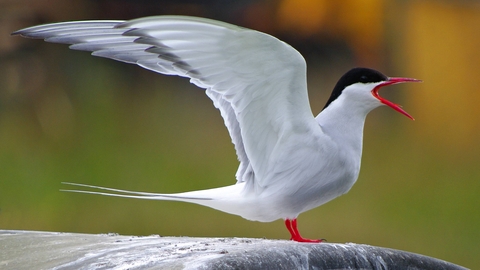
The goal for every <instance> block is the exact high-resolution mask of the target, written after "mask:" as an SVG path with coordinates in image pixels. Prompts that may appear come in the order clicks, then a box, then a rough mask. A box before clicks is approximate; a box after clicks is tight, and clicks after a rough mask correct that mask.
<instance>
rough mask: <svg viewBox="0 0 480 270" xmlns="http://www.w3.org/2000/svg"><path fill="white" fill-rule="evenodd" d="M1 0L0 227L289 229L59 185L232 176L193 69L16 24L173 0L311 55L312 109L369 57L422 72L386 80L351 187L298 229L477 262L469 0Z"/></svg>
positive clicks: (228, 149) (274, 234)
mask: <svg viewBox="0 0 480 270" xmlns="http://www.w3.org/2000/svg"><path fill="white" fill-rule="evenodd" d="M198 2H199V1H181V0H177V1H146V0H144V1H133V0H96V1H94V0H71V1H63V0H17V1H8V0H0V22H1V23H0V36H1V38H0V59H1V61H0V229H17V230H45V231H62V232H85V233H105V232H116V233H120V234H133V235H149V234H160V235H166V236H182V235H186V236H212V237H266V238H278V239H287V238H288V232H287V231H286V229H285V228H284V226H283V224H282V222H281V221H276V222H273V223H257V222H250V221H246V220H243V219H242V218H240V217H236V216H232V215H228V214H224V213H221V212H217V211H214V210H211V209H208V208H204V207H201V206H196V205H188V204H184V203H175V202H158V201H140V200H132V199H120V198H108V197H101V196H92V195H85V194H71V193H62V192H59V189H61V188H65V186H62V185H61V184H60V182H62V181H67V182H78V183H86V184H93V185H100V186H110V187H116V188H122V189H129V190H138V191H149V192H180V191H188V190H195V189H205V188H212V187H217V186H222V185H228V184H232V183H234V182H235V180H234V174H235V171H236V167H237V165H238V163H237V161H236V157H235V152H234V149H233V146H232V145H231V143H230V138H229V137H228V132H227V131H226V129H225V127H224V126H223V120H222V119H221V117H220V114H219V113H218V112H217V111H216V110H215V108H214V107H213V106H212V104H211V101H210V100H209V99H208V98H207V97H206V96H205V95H204V93H203V91H202V90H201V89H198V88H196V87H195V86H193V85H190V84H189V83H188V81H187V80H185V79H181V78H176V77H168V76H162V75H158V74H155V73H153V72H149V71H146V70H143V69H141V68H139V67H136V66H133V65H127V64H123V63H118V62H115V61H112V60H107V59H101V58H95V57H90V56H89V55H88V53H85V52H77V51H71V50H69V49H68V48H67V46H65V45H58V44H47V43H45V42H42V41H38V40H37V41H34V40H26V39H22V38H19V37H11V36H10V33H11V32H13V31H15V30H18V29H20V28H23V27H27V26H31V25H36V24H41V23H49V22H57V21H66V20H83V19H132V18H136V17H142V16H150V15H162V14H175V15H192V16H200V17H208V18H213V19H218V20H222V21H226V22H230V23H233V24H237V25H241V26H244V27H249V28H253V29H257V30H260V31H265V32H267V33H270V34H272V35H275V36H277V37H279V38H281V39H282V40H284V41H286V42H288V43H290V44H291V45H292V46H294V47H295V48H297V49H298V50H299V51H300V52H301V53H302V54H303V55H304V56H305V58H306V60H307V63H308V73H309V74H308V75H309V78H308V80H309V95H310V102H311V104H312V110H313V112H314V114H317V113H318V112H319V111H320V110H321V108H322V107H323V105H324V103H325V101H326V99H327V98H328V96H329V94H330V91H331V89H332V88H333V86H334V84H335V82H336V80H337V79H338V78H339V77H340V76H341V75H342V74H343V73H344V72H345V71H347V70H348V69H350V68H352V67H355V66H366V67H371V68H375V69H378V70H381V71H382V72H384V73H386V74H387V75H389V76H402V77H414V78H418V79H422V80H424V83H423V84H415V85H402V86H395V87H391V88H390V89H388V90H387V89H386V90H383V92H382V95H384V96H385V97H387V98H388V99H391V100H393V101H394V102H398V103H400V104H402V105H403V106H404V108H405V109H406V110H407V111H408V112H409V113H410V114H412V115H413V116H414V117H415V118H416V121H414V122H413V121H410V120H409V119H407V118H406V117H403V116H402V115H400V114H398V113H396V112H394V111H393V110H391V109H388V108H380V109H377V110H375V111H373V112H372V113H371V114H370V115H369V117H368V119H367V123H366V127H365V137H364V138H365V142H364V156H363V164H362V171H361V174H360V178H359V180H358V182H357V184H356V185H355V186H354V187H353V188H352V190H351V191H350V192H349V193H348V194H346V195H344V196H342V197H340V198H338V199H336V200H334V201H332V202H330V203H328V204H326V205H324V206H322V207H319V208H317V209H314V210H312V211H309V212H307V213H304V214H302V215H301V216H300V217H299V227H300V230H301V231H302V233H303V234H304V236H305V237H310V238H326V239H328V240H329V241H330V242H355V243H364V244H370V245H376V246H383V247H389V248H394V249H401V250H406V251H410V252H416V253H421V254H424V255H428V256H433V257H437V258H441V259H444V260H447V261H451V262H453V263H457V264H460V265H463V266H466V267H469V268H475V267H479V266H480V257H479V256H478V254H480V245H479V244H478V243H479V242H480V215H479V211H480V170H479V160H480V147H479V145H480V144H479V143H478V138H479V137H480V119H479V118H480V106H479V105H478V103H479V101H480V89H478V86H477V85H478V82H477V80H478V78H480V66H479V63H480V50H479V48H480V4H479V2H478V1H467V0H464V1H453V0H450V1H449V0H444V1H427V0H422V1H400V0H397V1H382V0H363V1H359V0H357V1H354V0H344V1H326V0H323V1H321V0H278V1H274V0H266V1H242V2H239V1H237V2H235V3H232V1H219V0H206V1H201V4H199V3H198Z"/></svg>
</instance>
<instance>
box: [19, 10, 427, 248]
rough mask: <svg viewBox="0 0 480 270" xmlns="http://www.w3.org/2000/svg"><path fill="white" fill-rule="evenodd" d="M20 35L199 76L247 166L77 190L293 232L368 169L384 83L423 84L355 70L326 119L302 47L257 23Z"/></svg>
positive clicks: (83, 24)
mask: <svg viewBox="0 0 480 270" xmlns="http://www.w3.org/2000/svg"><path fill="white" fill-rule="evenodd" d="M13 35H21V36H24V37H29V38H42V39H45V41H48V42H56V43H66V44H72V45H71V46H70V48H71V49H75V50H85V51H92V52H93V53H92V55H95V56H101V57H106V58H111V59H114V60H118V61H122V62H127V63H131V64H137V65H139V66H141V67H143V68H146V69H149V70H152V71H154V72H158V73H161V74H166V75H178V76H182V77H187V78H190V82H191V83H193V84H195V85H197V86H199V87H201V88H204V89H206V94H207V96H208V97H209V98H211V99H212V100H213V104H214V105H215V107H216V108H218V109H219V110H220V113H221V115H222V117H223V119H224V121H225V125H226V127H227V129H228V132H229V134H230V136H231V138H232V142H233V144H234V146H235V150H236V153H237V157H238V160H239V161H240V165H239V168H238V171H237V173H236V175H235V176H236V179H237V183H236V184H234V185H230V186H225V187H219V188H214V189H207V190H198V191H191V192H184V193H176V194H160V193H146V192H133V191H126V190H119V189H112V188H105V187H98V186H91V185H83V184H74V183H66V184H71V185H76V186H80V187H88V188H96V189H100V190H104V192H99V191H84V190H69V191H73V192H82V193H92V194H101V195H108V196H118V197H128V198H140V199H151V200H172V201H182V202H190V203H196V204H200V205H203V206H208V207H211V208H214V209H217V210H220V211H223V212H226V213H230V214H234V215H239V216H242V217H243V218H245V219H248V220H253V221H261V222H271V221H274V220H277V219H284V220H285V225H286V227H287V229H288V231H289V232H290V234H291V240H294V241H299V242H321V241H322V240H311V239H305V238H303V237H302V236H301V235H300V233H299V232H298V229H297V217H298V215H299V214H300V213H303V212H305V211H308V210H310V209H312V208H315V207H317V206H320V205H322V204H324V203H326V202H328V201H330V200H332V199H334V198H336V197H338V196H340V195H342V194H344V193H346V192H348V191H349V190H350V188H351V187H352V185H353V184H354V183H355V182H356V180H357V177H358V174H359V171H360V160H361V155H362V140H363V139H362V138H363V127H364V122H365V117H366V116H367V114H368V113H369V112H370V111H371V110H373V109H375V108H377V107H379V106H381V105H387V106H390V107H391V108H393V109H395V110H396V111H398V112H400V113H402V114H404V115H406V116H407V117H409V118H411V119H413V118H412V117H411V116H410V115H409V114H408V113H407V112H405V111H404V110H403V109H401V108H400V106H399V105H397V104H394V103H392V102H390V101H388V100H386V99H384V98H382V97H380V96H379V94H378V91H379V90H380V88H382V87H383V86H387V85H392V84H397V83H403V82H419V81H420V80H416V79H410V78H392V77H387V76H385V75H383V74H381V73H380V72H378V71H375V70H372V69H367V68H354V69H352V70H350V71H348V72H347V73H346V74H345V75H343V76H342V77H341V78H340V80H339V81H338V83H337V84H336V86H335V88H334V89H333V92H332V94H331V96H330V99H329V100H328V101H327V104H326V105H325V107H324V109H323V110H322V111H321V112H320V114H318V116H317V117H314V115H313V114H312V112H311V109H310V106H309V101H308V96H307V83H306V63H305V60H304V58H303V57H302V56H301V55H300V53H299V52H298V51H296V50H295V49H294V48H292V47H291V46H290V45H288V44H286V43H285V42H282V41H280V40H278V39H277V38H275V37H273V36H270V35H268V34H265V33H261V32H258V31H255V30H250V29H246V28H242V27H239V26H235V25H231V24H228V23H223V22H219V21H215V20H210V19H203V18H196V17H186V16H156V17H147V18H140V19H135V20H130V21H77V22H62V23H54V24H46V25H40V26H34V27H30V28H26V29H23V30H19V31H16V32H14V33H13Z"/></svg>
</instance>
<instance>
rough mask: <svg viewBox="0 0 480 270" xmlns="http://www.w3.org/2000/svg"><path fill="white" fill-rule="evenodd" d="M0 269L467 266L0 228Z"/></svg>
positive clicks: (388, 253) (237, 241) (392, 254)
mask: <svg viewBox="0 0 480 270" xmlns="http://www.w3.org/2000/svg"><path fill="white" fill-rule="evenodd" d="M0 269H119V270H120V269H466V268H463V267H460V266H458V265H454V264H451V263H448V262H445V261H442V260H438V259H434V258H431V257H427V256H422V255H418V254H414V253H409V252H405V251H399V250H394V249H387V248H380V247H373V246H368V245H359V244H352V243H348V244H334V243H321V244H304V243H296V242H292V241H284V240H266V239H248V238H192V237H160V236H157V235H153V236H145V237H137V236H120V235H117V234H100V235H92V234H77V233H55V232H35V231H2V230H0Z"/></svg>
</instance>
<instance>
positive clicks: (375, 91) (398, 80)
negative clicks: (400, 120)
mask: <svg viewBox="0 0 480 270" xmlns="http://www.w3.org/2000/svg"><path fill="white" fill-rule="evenodd" d="M406 82H422V80H417V79H411V78H398V77H392V78H388V80H386V81H384V82H383V83H381V84H379V85H377V87H375V88H374V89H373V90H372V95H373V96H374V97H375V98H377V99H378V100H380V102H381V103H383V104H385V105H387V106H389V107H390V108H392V109H394V110H395V111H397V112H399V113H401V114H403V115H405V116H406V117H408V118H410V119H412V120H415V119H414V118H413V117H412V116H411V115H410V114H408V113H407V112H406V111H405V110H403V109H402V107H401V106H400V105H398V104H395V103H393V102H391V101H389V100H386V99H384V98H382V97H381V96H379V95H378V91H379V90H380V88H382V87H384V86H387V85H393V84H397V83H406Z"/></svg>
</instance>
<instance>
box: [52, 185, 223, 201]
mask: <svg viewBox="0 0 480 270" xmlns="http://www.w3.org/2000/svg"><path fill="white" fill-rule="evenodd" d="M62 184H64V185H70V186H77V187H86V188H91V189H97V190H105V191H111V192H101V191H90V190H80V189H61V190H60V191H66V192H76V193H87V194H95V195H103V196H112V197H122V198H133V199H145V200H171V201H186V202H190V200H213V199H214V198H211V197H208V196H206V195H207V194H202V193H206V192H201V191H200V192H185V193H176V194H162V193H150V192H138V191H130V190H123V189H117V188H107V187H100V186H93V185H85V184H78V183H70V182H62ZM189 193H190V194H191V195H194V194H193V193H197V194H196V196H191V195H187V194H189Z"/></svg>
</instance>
